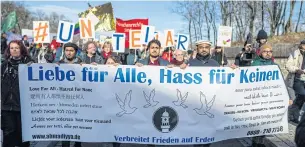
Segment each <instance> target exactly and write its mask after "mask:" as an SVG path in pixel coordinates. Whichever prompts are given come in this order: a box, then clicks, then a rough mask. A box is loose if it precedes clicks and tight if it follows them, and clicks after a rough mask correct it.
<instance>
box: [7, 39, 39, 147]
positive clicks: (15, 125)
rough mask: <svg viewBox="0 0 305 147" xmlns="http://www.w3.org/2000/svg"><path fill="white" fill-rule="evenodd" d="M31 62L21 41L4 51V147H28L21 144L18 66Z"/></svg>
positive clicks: (14, 42) (27, 144) (24, 143)
mask: <svg viewBox="0 0 305 147" xmlns="http://www.w3.org/2000/svg"><path fill="white" fill-rule="evenodd" d="M31 63H33V60H32V59H31V57H30V56H29V54H28V51H27V49H26V47H25V46H24V45H23V44H22V42H21V41H17V40H13V41H11V42H10V43H9V45H8V48H7V49H6V50H5V61H4V62H3V63H2V64H1V129H2V130H3V146H4V147H15V146H18V147H29V146H30V143H29V142H22V129H21V112H20V110H21V109H20V92H19V78H18V76H19V73H18V66H19V64H31Z"/></svg>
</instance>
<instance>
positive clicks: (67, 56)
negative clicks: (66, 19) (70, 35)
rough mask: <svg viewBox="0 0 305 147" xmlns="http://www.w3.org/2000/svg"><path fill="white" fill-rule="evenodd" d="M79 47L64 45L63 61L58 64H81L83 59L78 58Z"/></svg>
mask: <svg viewBox="0 0 305 147" xmlns="http://www.w3.org/2000/svg"><path fill="white" fill-rule="evenodd" d="M77 51H78V46H77V45H76V44H74V43H66V44H65V45H64V56H63V59H62V60H60V61H59V62H58V63H68V64H80V63H81V62H82V60H81V58H79V57H77Z"/></svg>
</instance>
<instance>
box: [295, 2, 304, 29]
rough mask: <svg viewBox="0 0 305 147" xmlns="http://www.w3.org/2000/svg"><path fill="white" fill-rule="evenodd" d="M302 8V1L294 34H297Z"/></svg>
mask: <svg viewBox="0 0 305 147" xmlns="http://www.w3.org/2000/svg"><path fill="white" fill-rule="evenodd" d="M302 8H303V0H302V1H301V6H300V11H299V18H298V21H297V26H296V27H295V32H296V33H297V32H298V27H299V23H300V18H301V13H302Z"/></svg>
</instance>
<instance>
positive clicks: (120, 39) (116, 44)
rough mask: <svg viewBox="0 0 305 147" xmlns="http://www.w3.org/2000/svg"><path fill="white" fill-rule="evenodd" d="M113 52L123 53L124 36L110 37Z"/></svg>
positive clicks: (114, 35) (122, 34)
mask: <svg viewBox="0 0 305 147" xmlns="http://www.w3.org/2000/svg"><path fill="white" fill-rule="evenodd" d="M112 45H113V52H118V53H124V52H125V34H124V33H113V35H112Z"/></svg>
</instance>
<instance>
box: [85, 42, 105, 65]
mask: <svg viewBox="0 0 305 147" xmlns="http://www.w3.org/2000/svg"><path fill="white" fill-rule="evenodd" d="M84 50H85V51H86V54H83V55H82V57H81V59H82V61H83V62H84V63H86V64H94V65H97V64H104V59H103V58H102V57H101V56H99V55H98V54H97V53H96V51H97V46H96V44H95V43H94V42H93V41H88V42H87V43H86V44H85V46H84Z"/></svg>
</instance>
